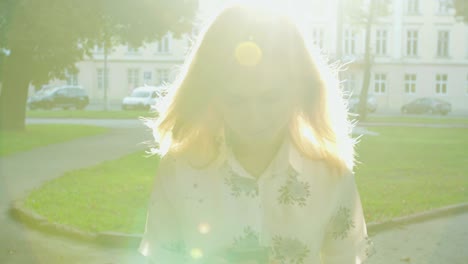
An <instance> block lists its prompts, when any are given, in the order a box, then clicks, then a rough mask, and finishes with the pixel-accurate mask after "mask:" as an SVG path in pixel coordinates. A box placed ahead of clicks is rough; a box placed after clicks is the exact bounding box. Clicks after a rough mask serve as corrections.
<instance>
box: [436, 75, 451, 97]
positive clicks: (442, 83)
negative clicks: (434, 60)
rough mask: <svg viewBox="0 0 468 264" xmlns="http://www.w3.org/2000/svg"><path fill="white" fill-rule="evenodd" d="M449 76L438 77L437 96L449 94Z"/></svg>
mask: <svg viewBox="0 0 468 264" xmlns="http://www.w3.org/2000/svg"><path fill="white" fill-rule="evenodd" d="M447 79H448V78H447V74H437V75H436V90H435V92H436V94H447Z"/></svg>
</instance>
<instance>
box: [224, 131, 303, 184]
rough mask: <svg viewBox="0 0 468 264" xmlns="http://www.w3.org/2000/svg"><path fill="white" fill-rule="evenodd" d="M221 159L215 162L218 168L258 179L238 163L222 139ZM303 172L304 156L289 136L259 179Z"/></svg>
mask: <svg viewBox="0 0 468 264" xmlns="http://www.w3.org/2000/svg"><path fill="white" fill-rule="evenodd" d="M219 143H220V145H219V146H220V147H219V157H218V159H217V160H216V162H215V164H216V165H215V166H216V168H218V169H220V168H225V169H227V170H229V171H231V172H234V173H235V174H236V175H238V176H241V177H245V178H251V179H257V178H256V177H254V176H252V175H251V174H250V173H248V172H247V171H246V170H245V169H244V168H243V167H242V166H241V165H240V163H239V162H238V161H237V159H236V157H235V155H234V153H233V151H232V148H231V147H230V146H229V145H228V144H227V143H226V140H224V138H222V140H220V142H219ZM302 171H303V157H302V154H301V153H300V152H299V151H298V150H297V148H296V147H295V145H294V144H293V143H292V141H291V139H290V137H289V136H287V137H285V139H284V140H283V142H282V143H281V146H280V148H279V149H278V151H277V153H276V155H275V156H274V157H273V159H272V161H271V163H270V164H269V165H268V167H267V168H266V169H265V171H264V172H263V173H262V174H261V175H260V176H259V177H258V179H260V178H263V177H268V176H270V175H276V174H281V173H284V172H287V173H288V174H294V175H297V174H300V173H302Z"/></svg>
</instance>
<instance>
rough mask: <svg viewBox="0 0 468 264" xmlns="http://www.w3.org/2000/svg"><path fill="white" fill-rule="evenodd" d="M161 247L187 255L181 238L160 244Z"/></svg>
mask: <svg viewBox="0 0 468 264" xmlns="http://www.w3.org/2000/svg"><path fill="white" fill-rule="evenodd" d="M161 248H163V249H165V250H167V251H169V252H171V253H174V254H178V255H182V256H187V254H188V250H187V246H186V245H185V242H184V241H183V240H178V241H173V242H170V243H167V244H163V245H161Z"/></svg>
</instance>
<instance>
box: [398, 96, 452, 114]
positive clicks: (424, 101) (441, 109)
mask: <svg viewBox="0 0 468 264" xmlns="http://www.w3.org/2000/svg"><path fill="white" fill-rule="evenodd" d="M450 111H452V105H451V104H450V103H448V102H445V101H443V100H441V99H436V98H429V97H424V98H418V99H415V100H413V101H411V102H409V103H407V104H404V105H403V106H402V107H401V112H402V113H403V114H412V113H414V114H441V115H446V114H448V113H449V112H450Z"/></svg>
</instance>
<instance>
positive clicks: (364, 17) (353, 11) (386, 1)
mask: <svg viewBox="0 0 468 264" xmlns="http://www.w3.org/2000/svg"><path fill="white" fill-rule="evenodd" d="M338 1H339V8H340V9H341V10H340V14H341V16H342V18H341V19H340V23H343V22H346V23H348V24H350V25H353V26H355V27H359V28H363V29H364V34H365V42H364V43H365V44H364V58H363V62H362V65H363V70H364V72H363V84H362V87H361V91H360V94H359V104H358V106H357V113H358V120H365V119H366V116H367V98H368V94H369V84H370V77H371V71H372V64H373V50H372V46H371V35H372V27H373V26H374V25H376V24H377V23H379V19H380V18H382V17H385V16H387V15H388V14H389V13H390V11H391V1H390V0H338ZM340 29H341V30H339V32H341V33H342V27H340ZM341 33H340V34H341ZM338 39H339V41H341V38H338ZM339 47H340V48H341V46H339Z"/></svg>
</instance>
